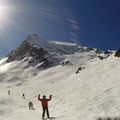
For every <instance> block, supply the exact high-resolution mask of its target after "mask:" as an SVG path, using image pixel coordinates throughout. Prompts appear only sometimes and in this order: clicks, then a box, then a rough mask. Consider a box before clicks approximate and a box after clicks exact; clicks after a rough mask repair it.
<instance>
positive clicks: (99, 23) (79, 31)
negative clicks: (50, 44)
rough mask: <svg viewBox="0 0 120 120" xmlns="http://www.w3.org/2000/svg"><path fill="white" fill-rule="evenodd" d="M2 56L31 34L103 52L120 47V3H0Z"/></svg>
mask: <svg viewBox="0 0 120 120" xmlns="http://www.w3.org/2000/svg"><path fill="white" fill-rule="evenodd" d="M3 5H4V6H5V7H6V8H5V9H6V10H3V11H1V12H3V13H2V15H1V13H0V56H5V55H6V54H8V53H9V52H10V51H11V50H13V49H14V48H16V47H17V46H18V45H19V44H20V43H21V42H22V41H23V40H25V38H26V37H27V36H28V35H29V34H30V33H36V34H38V35H39V36H40V37H44V38H46V39H53V40H61V41H70V42H77V43H79V44H81V45H85V46H90V47H97V48H99V49H103V50H106V49H118V48H120V7H119V6H120V1H119V0H24V1H23V0H4V2H3V0H0V6H3Z"/></svg>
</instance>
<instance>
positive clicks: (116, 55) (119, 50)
mask: <svg viewBox="0 0 120 120" xmlns="http://www.w3.org/2000/svg"><path fill="white" fill-rule="evenodd" d="M115 57H120V48H119V49H118V50H117V52H116V53H115Z"/></svg>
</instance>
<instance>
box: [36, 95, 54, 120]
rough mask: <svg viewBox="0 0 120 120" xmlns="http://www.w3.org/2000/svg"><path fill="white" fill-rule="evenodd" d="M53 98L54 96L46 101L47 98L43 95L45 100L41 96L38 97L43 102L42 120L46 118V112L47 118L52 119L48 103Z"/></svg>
mask: <svg viewBox="0 0 120 120" xmlns="http://www.w3.org/2000/svg"><path fill="white" fill-rule="evenodd" d="M51 98H52V95H50V98H49V99H46V96H45V95H43V98H42V99H41V98H40V95H38V100H39V101H41V103H42V108H43V114H42V118H43V119H44V117H45V112H46V113H47V117H48V118H50V116H49V110H48V101H50V100H51Z"/></svg>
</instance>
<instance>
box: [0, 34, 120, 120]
mask: <svg viewBox="0 0 120 120" xmlns="http://www.w3.org/2000/svg"><path fill="white" fill-rule="evenodd" d="M119 55H120V51H117V52H116V53H115V51H106V52H103V51H100V50H98V49H95V48H88V47H82V46H79V45H76V44H73V43H65V42H58V41H46V40H43V39H42V38H39V37H38V36H37V35H35V34H34V35H30V36H29V37H28V38H27V39H26V40H25V41H24V42H23V43H22V44H21V45H20V46H19V47H18V48H17V49H15V50H13V51H12V52H11V53H10V54H9V55H8V56H7V58H4V59H2V60H0V119H1V120H33V119H34V120H41V114H42V108H41V104H40V102H39V101H38V100H37V96H38V94H41V95H44V94H45V95H47V96H48V97H49V95H50V94H52V95H53V98H52V100H51V101H50V102H49V110H50V116H51V117H54V119H55V120H80V119H81V120H96V119H97V118H99V117H116V116H118V117H119V110H120V87H119V86H120V80H119V79H120V74H119V71H120V59H119ZM115 56H117V57H115ZM30 60H34V62H33V63H35V64H33V63H31V62H29V61H30ZM46 60H47V62H48V63H51V65H50V64H48V65H47V67H45V68H46V69H42V70H41V69H38V66H39V67H40V66H41V65H42V64H43V63H45V61H46ZM28 64H29V65H28ZM48 66H49V67H48ZM43 68H44V67H43ZM8 90H10V91H11V95H7V91H8ZM23 93H25V96H26V100H25V99H22V94H23ZM29 101H32V102H33V103H34V107H35V110H33V111H32V110H31V111H30V110H28V102H29Z"/></svg>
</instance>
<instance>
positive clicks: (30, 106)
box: [28, 101, 35, 110]
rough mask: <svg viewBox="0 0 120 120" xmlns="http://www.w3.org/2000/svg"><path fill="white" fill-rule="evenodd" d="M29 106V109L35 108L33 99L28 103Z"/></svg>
mask: <svg viewBox="0 0 120 120" xmlns="http://www.w3.org/2000/svg"><path fill="white" fill-rule="evenodd" d="M28 106H29V110H35V109H34V108H33V103H32V102H31V101H30V102H29V103H28Z"/></svg>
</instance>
